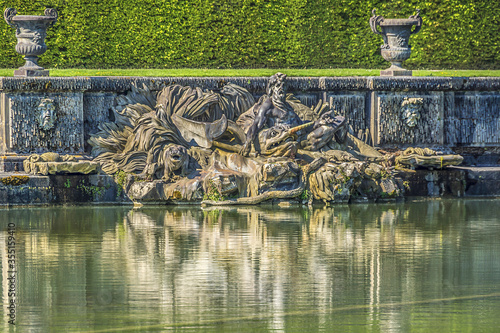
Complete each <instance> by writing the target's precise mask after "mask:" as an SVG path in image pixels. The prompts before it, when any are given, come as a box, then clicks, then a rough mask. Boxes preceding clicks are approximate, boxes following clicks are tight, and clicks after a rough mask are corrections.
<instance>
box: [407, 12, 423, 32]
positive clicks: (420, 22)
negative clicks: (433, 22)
mask: <svg viewBox="0 0 500 333" xmlns="http://www.w3.org/2000/svg"><path fill="white" fill-rule="evenodd" d="M415 11H416V12H417V14H416V15H412V16H410V18H411V19H417V21H418V22H417V24H416V25H415V29H413V31H412V32H410V33H411V34H416V33H417V32H419V31H420V29H421V28H422V17H420V9H418V8H417V9H416V10H415Z"/></svg>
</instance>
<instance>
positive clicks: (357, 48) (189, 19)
mask: <svg viewBox="0 0 500 333" xmlns="http://www.w3.org/2000/svg"><path fill="white" fill-rule="evenodd" d="M0 3H1V4H2V7H1V8H2V10H3V9H5V8H7V7H13V8H16V9H17V11H18V14H19V15H28V14H33V15H41V14H43V11H44V9H45V8H46V7H54V8H57V10H58V12H59V19H58V22H57V23H56V25H55V26H54V27H52V28H50V29H49V30H48V33H47V39H46V43H47V45H48V51H47V52H46V53H45V54H44V55H43V56H42V57H41V60H40V64H41V65H42V66H44V67H48V68H69V67H73V68H74V67H86V68H124V67H136V68H137V67H151V68H178V67H192V68H201V67H211V68H229V67H235V68H241V67H276V68H277V67H282V68H283V67H298V68H301V67H318V68H328V67H344V68H346V67H353V68H358V67H359V68H384V67H387V66H388V63H387V62H386V61H384V60H383V59H382V57H381V56H380V45H381V44H382V38H381V37H380V36H378V35H375V34H373V33H372V32H371V30H370V27H369V24H368V20H369V18H370V16H371V10H372V9H373V8H377V14H378V15H382V16H384V17H387V18H394V17H400V18H407V17H408V16H410V15H413V14H414V10H415V8H420V9H421V16H422V17H423V27H422V30H421V31H420V32H419V33H418V34H416V35H413V36H412V37H411V40H410V43H411V45H412V56H411V58H410V59H409V60H407V61H406V62H405V65H406V67H408V68H410V69H411V68H413V69H418V68H455V69H459V68H469V69H481V68H482V69H498V68H500V37H499V36H500V34H499V26H500V3H499V2H497V1H491V0H447V1H443V2H429V1H416V0H406V1H369V0H368V1H365V0H363V1H362V0H126V1H124V0H30V1H28V0H17V1H14V0H0ZM0 41H1V43H2V44H1V45H2V52H1V54H0V67H4V68H5V67H8V68H12V67H19V66H21V65H22V64H23V63H24V60H23V59H22V57H21V56H20V55H18V54H17V53H16V52H15V50H14V47H15V44H16V38H15V33H14V30H13V29H12V28H10V27H9V26H8V25H7V24H6V23H5V22H4V23H3V24H0Z"/></svg>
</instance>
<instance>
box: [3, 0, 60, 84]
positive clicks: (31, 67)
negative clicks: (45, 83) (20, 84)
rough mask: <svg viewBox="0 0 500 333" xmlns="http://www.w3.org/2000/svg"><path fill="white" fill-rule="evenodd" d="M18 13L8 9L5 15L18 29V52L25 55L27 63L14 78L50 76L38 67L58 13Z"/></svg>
mask: <svg viewBox="0 0 500 333" xmlns="http://www.w3.org/2000/svg"><path fill="white" fill-rule="evenodd" d="M16 14H17V11H16V10H15V9H13V8H7V9H6V10H5V12H4V13H3V16H4V18H5V21H6V22H7V23H8V24H9V25H10V26H11V27H13V28H15V29H16V37H17V45H16V52H17V53H19V54H21V55H24V59H25V60H26V63H25V64H24V66H23V67H21V68H19V69H18V70H15V71H14V76H49V71H48V70H44V69H43V67H41V66H39V65H38V56H39V55H42V54H43V53H45V51H47V45H45V36H46V33H47V28H48V27H50V26H52V25H54V23H56V20H57V11H56V10H55V9H53V8H47V9H45V13H44V14H45V15H44V16H39V15H16Z"/></svg>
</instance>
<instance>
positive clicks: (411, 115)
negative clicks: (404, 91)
mask: <svg viewBox="0 0 500 333" xmlns="http://www.w3.org/2000/svg"><path fill="white" fill-rule="evenodd" d="M423 105H424V99H423V98H409V97H405V98H404V100H403V102H402V103H401V118H402V119H403V122H404V124H405V125H406V126H408V127H410V128H412V127H415V126H416V125H417V122H418V120H419V119H420V112H421V111H422V107H423Z"/></svg>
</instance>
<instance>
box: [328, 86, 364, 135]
mask: <svg viewBox="0 0 500 333" xmlns="http://www.w3.org/2000/svg"><path fill="white" fill-rule="evenodd" d="M326 96H327V97H326V100H327V101H328V102H329V103H330V105H331V106H332V107H333V109H334V110H335V111H336V112H337V114H338V115H341V116H344V117H345V118H346V119H347V124H348V126H351V127H352V129H353V130H354V133H355V134H357V133H358V132H359V131H360V130H363V131H364V130H366V129H367V128H369V127H368V123H367V120H366V112H365V100H366V93H364V92H359V93H356V92H329V93H327V94H326Z"/></svg>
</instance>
